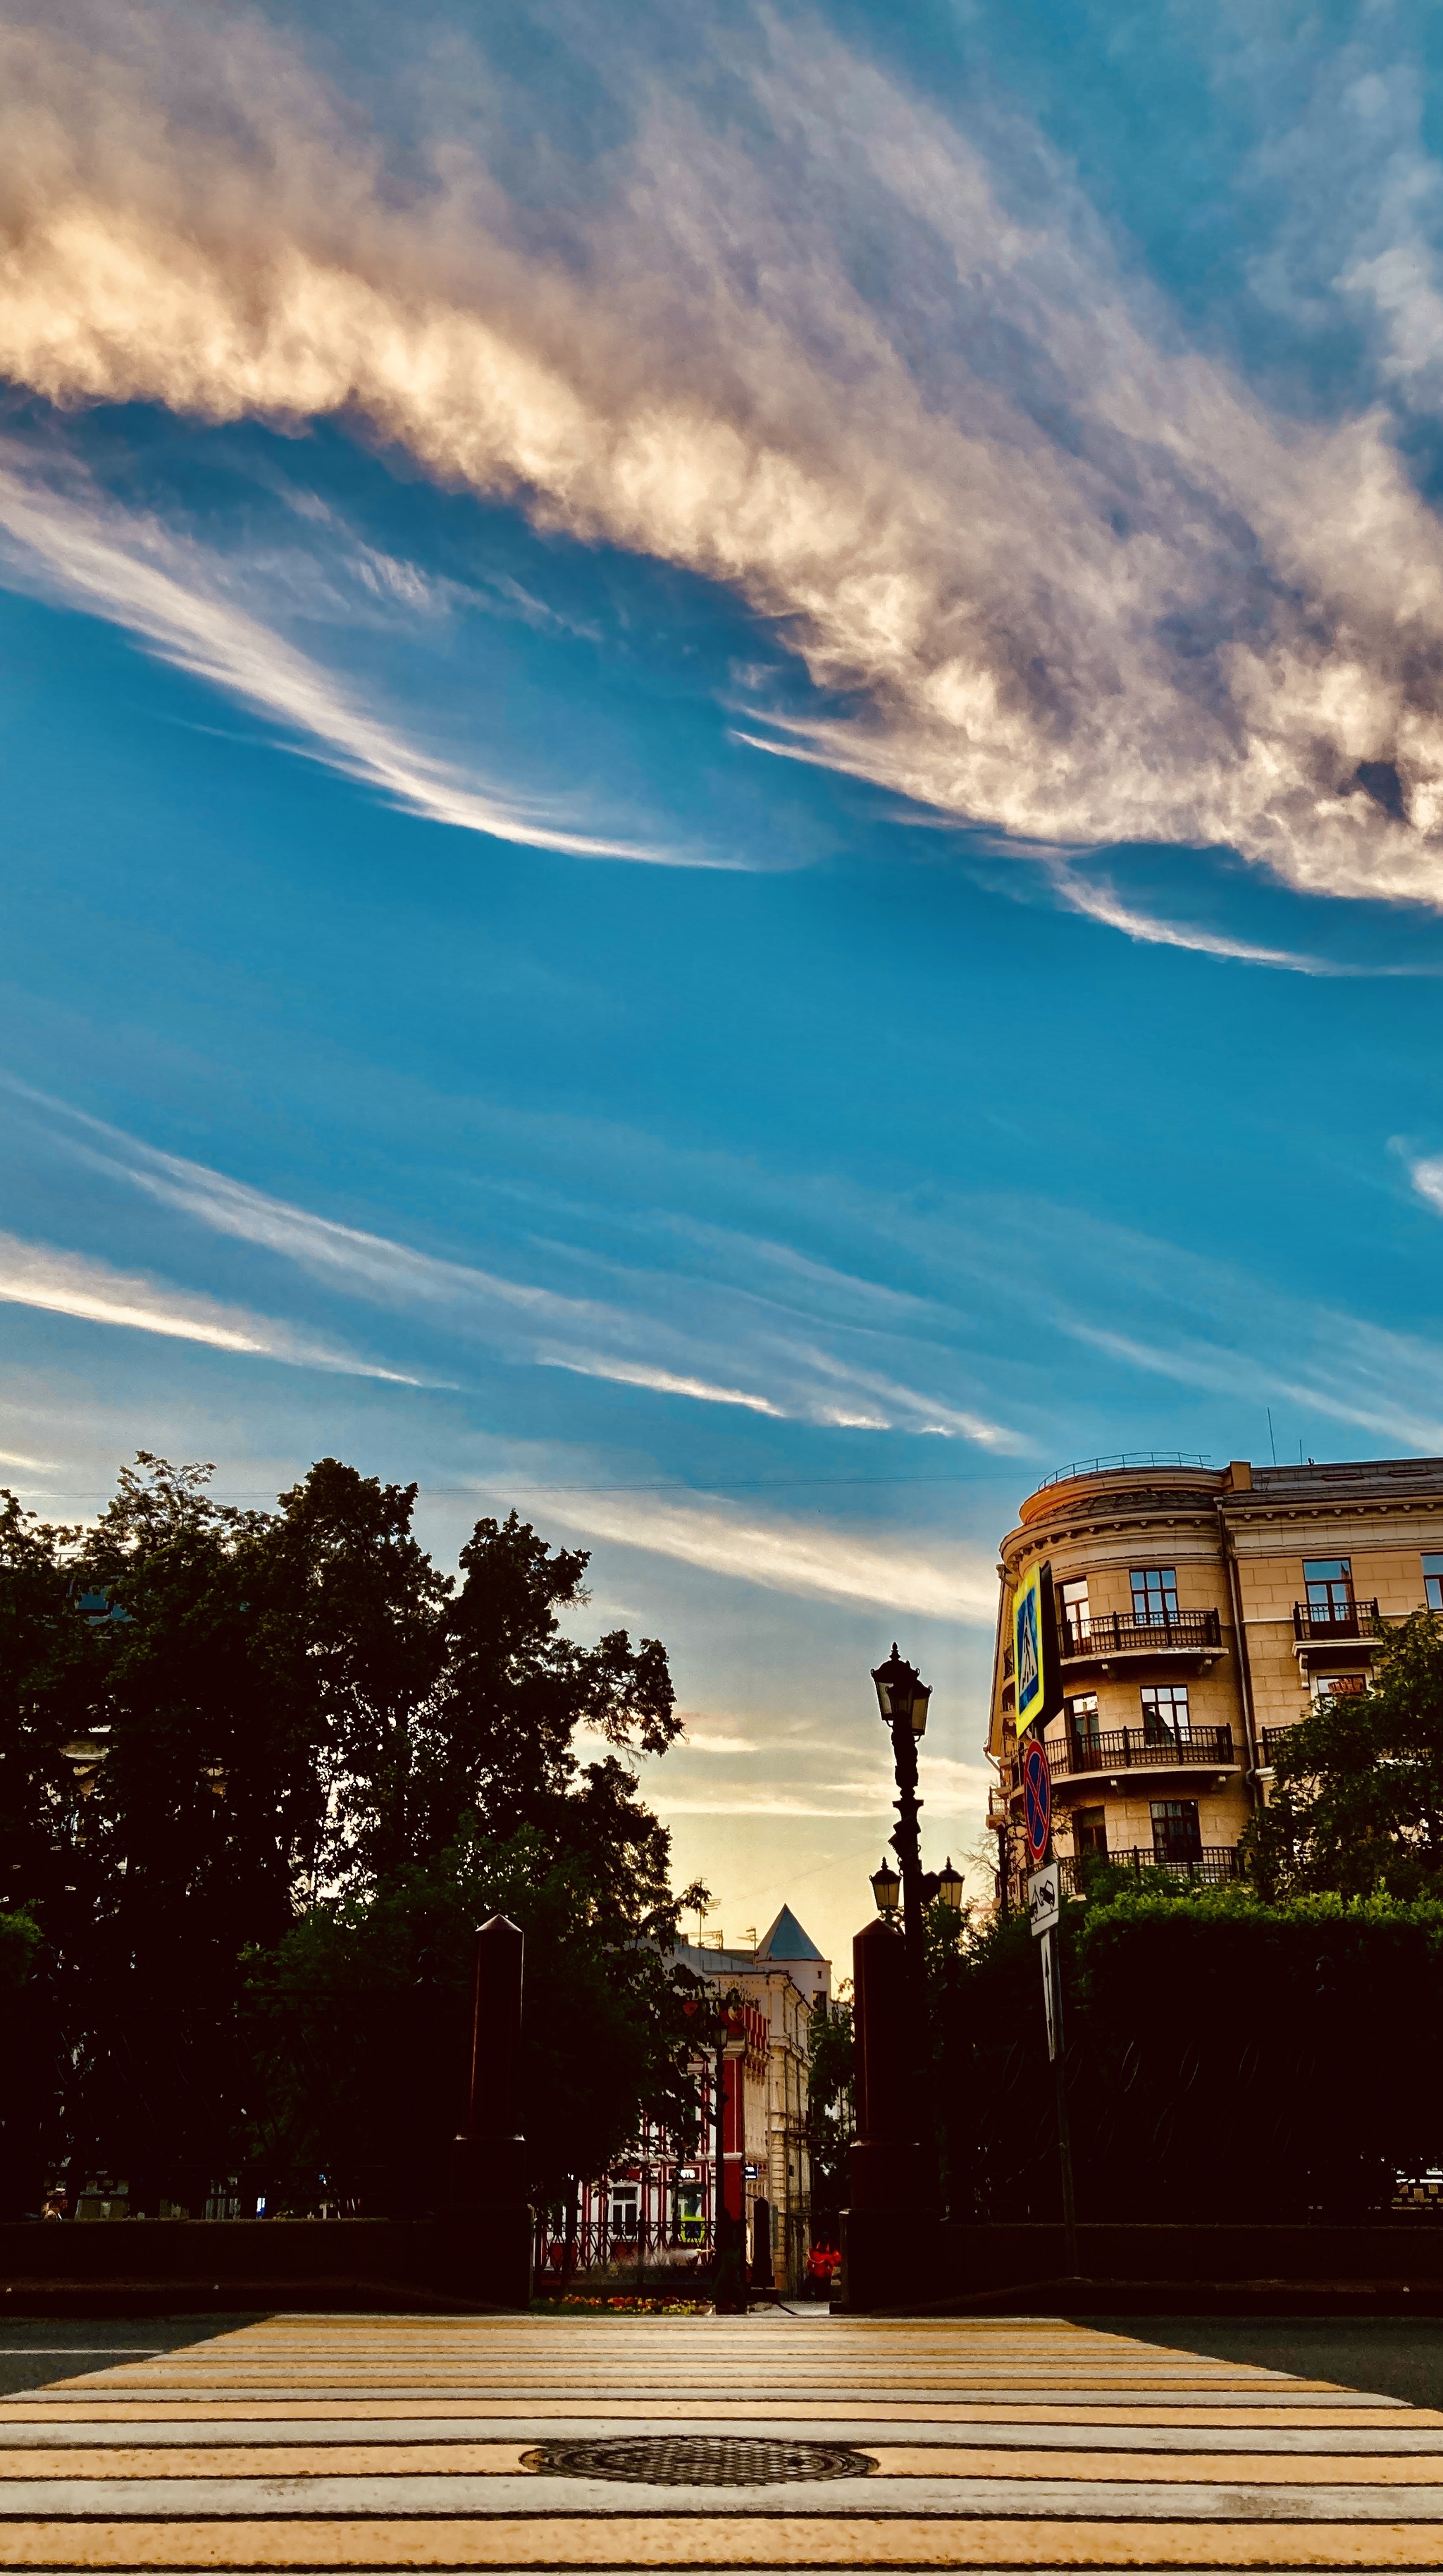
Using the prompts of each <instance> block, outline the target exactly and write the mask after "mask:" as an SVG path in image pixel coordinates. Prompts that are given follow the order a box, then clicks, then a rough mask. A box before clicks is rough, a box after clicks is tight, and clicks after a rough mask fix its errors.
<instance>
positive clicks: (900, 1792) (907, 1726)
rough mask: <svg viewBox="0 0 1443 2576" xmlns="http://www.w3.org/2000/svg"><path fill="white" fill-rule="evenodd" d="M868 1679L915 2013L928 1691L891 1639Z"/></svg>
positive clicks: (918, 1999)
mask: <svg viewBox="0 0 1443 2576" xmlns="http://www.w3.org/2000/svg"><path fill="white" fill-rule="evenodd" d="M872 1680H873V1683H874V1685H875V1688H876V1693H877V1706H878V1708H879V1709H880V1711H881V1715H882V1723H883V1725H884V1726H885V1727H886V1729H887V1731H888V1733H889V1735H890V1736H891V1738H892V1767H893V1770H894V1771H895V1773H896V1778H897V1796H896V1798H895V1800H894V1802H893V1803H894V1805H895V1806H896V1810H897V1830H896V1832H895V1833H894V1834H893V1836H892V1838H891V1840H892V1847H893V1849H894V1850H895V1852H896V1855H897V1858H898V1860H899V1861H900V1862H901V1864H902V1894H903V1898H904V1909H905V1910H904V1912H903V1917H902V1927H903V1930H904V1931H905V1933H906V1936H907V1962H908V1968H909V1971H910V1974H911V1978H912V1991H913V1994H914V1996H915V1998H916V2004H917V2009H918V2012H919V2014H920V2011H921V2002H922V1980H923V1975H924V1967H923V1955H922V1908H923V1906H924V1905H925V1903H926V1901H927V1897H928V1895H929V1893H931V1891H930V1890H929V1889H927V1888H925V1887H924V1886H923V1883H922V1835H921V1828H920V1826H919V1824H918V1821H917V1820H918V1817H919V1815H920V1813H921V1807H922V1801H921V1799H920V1798H919V1797H918V1795H917V1746H918V1744H919V1743H920V1741H921V1738H922V1735H923V1732H924V1730H925V1728H926V1724H927V1706H928V1702H929V1701H930V1699H931V1697H932V1693H931V1689H930V1687H929V1685H928V1684H927V1683H926V1682H924V1681H923V1679H922V1676H921V1674H920V1673H919V1672H918V1670H917V1668H916V1666H915V1664H909V1663H906V1662H905V1661H904V1660H903V1658H902V1656H901V1655H899V1654H898V1652H897V1649H896V1646H895V1645H894V1646H893V1648H892V1652H891V1654H890V1656H889V1657H888V1659H887V1661H886V1663H885V1664H879V1665H878V1666H877V1669H876V1671H875V1672H874V1673H873V1675H872ZM874 1892H875V1886H874ZM919 2028H920V2023H919Z"/></svg>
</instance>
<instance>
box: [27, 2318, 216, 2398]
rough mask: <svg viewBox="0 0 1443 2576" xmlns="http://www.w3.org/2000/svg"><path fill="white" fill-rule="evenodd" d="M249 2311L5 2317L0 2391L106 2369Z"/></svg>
mask: <svg viewBox="0 0 1443 2576" xmlns="http://www.w3.org/2000/svg"><path fill="white" fill-rule="evenodd" d="M250 2322H251V2320H250V2318H248V2317H5V2318H3V2319H0V2396H4V2397H10V2396H14V2395H15V2394H16V2393H17V2392H18V2391H19V2390H20V2389H22V2388H43V2387H44V2385H45V2383H46V2381H47V2380H51V2379H73V2378H76V2377H78V2376H79V2374H80V2373H81V2372H82V2371H85V2370H110V2369H112V2368H113V2367H114V2366H115V2364H116V2363H117V2362H121V2361H138V2360H139V2359H140V2358H141V2356H142V2355H143V2354H145V2353H147V2352H174V2351H175V2349H176V2347H177V2345H179V2344H185V2343H203V2342H204V2341H205V2339H206V2337H207V2335H213V2334H224V2333H225V2331H226V2328H227V2327H228V2326H239V2325H248V2324H249V2323H250Z"/></svg>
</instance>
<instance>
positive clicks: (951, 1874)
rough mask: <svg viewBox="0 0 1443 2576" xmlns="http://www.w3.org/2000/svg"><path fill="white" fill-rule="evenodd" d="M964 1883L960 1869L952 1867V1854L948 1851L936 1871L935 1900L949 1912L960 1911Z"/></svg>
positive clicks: (964, 1889) (955, 1912)
mask: <svg viewBox="0 0 1443 2576" xmlns="http://www.w3.org/2000/svg"><path fill="white" fill-rule="evenodd" d="M966 1885H967V1882H966V1880H965V1879H964V1878H963V1876H962V1872H961V1871H960V1869H954V1868H953V1866H952V1855H951V1853H950V1852H949V1853H948V1855H947V1858H946V1859H945V1860H944V1862H943V1863H942V1866H941V1868H940V1869H939V1870H938V1872H937V1901H938V1903H939V1904H940V1905H945V1906H946V1908H947V1911H948V1913H949V1914H960V1913H961V1911H962V1899H963V1896H964V1894H965V1892H966Z"/></svg>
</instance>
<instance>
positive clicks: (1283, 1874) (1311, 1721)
mask: <svg viewBox="0 0 1443 2576" xmlns="http://www.w3.org/2000/svg"><path fill="white" fill-rule="evenodd" d="M1273 1767H1274V1783H1273V1795H1272V1799H1271V1802H1270V1803H1269V1805H1268V1806H1267V1807H1265V1808H1263V1809H1262V1810H1261V1812H1260V1813H1259V1814H1258V1815H1257V1816H1256V1817H1255V1818H1254V1819H1253V1821H1252V1824H1251V1825H1250V1827H1249V1829H1248V1837H1247V1852H1248V1861H1249V1870H1250V1875H1251V1877H1252V1879H1253V1881H1254V1884H1255V1885H1256V1886H1257V1887H1258V1889H1259V1890H1260V1892H1262V1893H1263V1894H1265V1895H1270V1896H1279V1897H1285V1896H1292V1895H1303V1894H1308V1893H1313V1892H1322V1891H1327V1890H1333V1891H1336V1892H1337V1893H1339V1894H1341V1895H1345V1896H1367V1895H1370V1894H1371V1893H1372V1892H1373V1891H1374V1890H1375V1889H1383V1890H1386V1891H1387V1892H1388V1893H1389V1894H1391V1895H1394V1896H1398V1897H1413V1896H1420V1895H1424V1894H1440V1895H1443V1621H1440V1620H1439V1619H1438V1618H1437V1617H1435V1615H1434V1614H1433V1612H1432V1611H1429V1610H1419V1611H1415V1612H1414V1614H1413V1616H1412V1617H1411V1618H1408V1619H1404V1620H1402V1621H1400V1622H1399V1624H1398V1625H1397V1626H1396V1627H1395V1628H1391V1629H1389V1630H1388V1632H1387V1634H1386V1635H1385V1636H1384V1637H1383V1638H1381V1639H1380V1640H1379V1643H1378V1647H1377V1652H1376V1661H1375V1672H1374V1679H1373V1683H1372V1686H1371V1688H1370V1689H1368V1690H1365V1691H1361V1692H1357V1693H1354V1694H1351V1695H1349V1696H1346V1697H1344V1696H1335V1697H1330V1698H1326V1699H1321V1700H1319V1701H1318V1702H1317V1704H1316V1705H1315V1707H1313V1708H1312V1709H1311V1710H1310V1711H1309V1713H1308V1715H1307V1716H1306V1717H1303V1718H1300V1719H1299V1720H1298V1723H1297V1724H1296V1725H1295V1726H1292V1727H1290V1728H1289V1729H1288V1731H1287V1734H1286V1735H1285V1736H1284V1737H1283V1739H1282V1740H1281V1742H1279V1743H1278V1744H1277V1746H1276V1750H1275V1754H1274V1766H1273Z"/></svg>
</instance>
